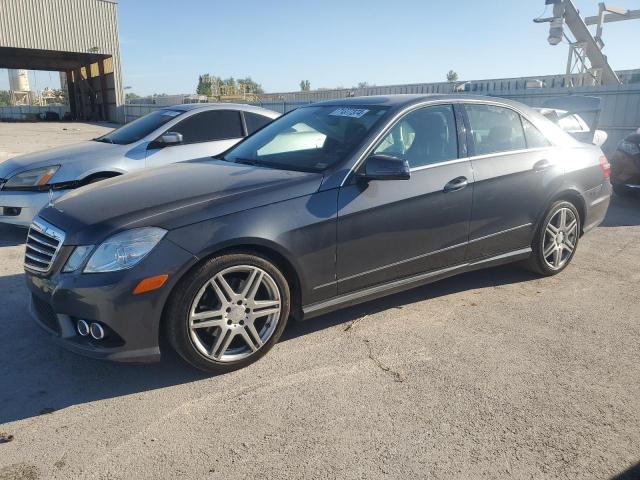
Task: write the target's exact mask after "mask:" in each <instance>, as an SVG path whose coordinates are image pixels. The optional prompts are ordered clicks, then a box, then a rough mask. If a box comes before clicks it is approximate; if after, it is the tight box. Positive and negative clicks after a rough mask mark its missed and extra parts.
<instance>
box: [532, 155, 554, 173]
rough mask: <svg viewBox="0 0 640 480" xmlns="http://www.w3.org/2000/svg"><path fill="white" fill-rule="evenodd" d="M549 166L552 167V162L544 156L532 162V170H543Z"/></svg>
mask: <svg viewBox="0 0 640 480" xmlns="http://www.w3.org/2000/svg"><path fill="white" fill-rule="evenodd" d="M551 167H553V163H551V162H550V161H549V160H547V159H546V158H545V159H544V160H539V161H537V162H536V163H534V164H533V171H534V172H544V171H545V170H548V169H549V168H551Z"/></svg>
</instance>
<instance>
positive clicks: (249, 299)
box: [166, 254, 290, 372]
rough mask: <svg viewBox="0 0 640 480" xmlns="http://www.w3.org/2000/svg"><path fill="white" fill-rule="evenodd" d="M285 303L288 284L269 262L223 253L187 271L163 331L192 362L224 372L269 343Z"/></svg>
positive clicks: (280, 326) (278, 331)
mask: <svg viewBox="0 0 640 480" xmlns="http://www.w3.org/2000/svg"><path fill="white" fill-rule="evenodd" d="M289 309H290V293H289V286H288V285H287V282H286V280H285V278H284V276H283V275H282V273H281V272H280V270H279V269H278V268H277V267H275V266H274V265H273V264H272V263H271V262H269V261H268V260H267V259H265V258H262V257H259V256H256V255H253V254H231V255H224V256H221V257H217V258H213V259H211V260H209V261H207V262H206V263H204V264H203V265H202V266H200V267H199V268H197V269H196V270H195V271H193V272H192V273H190V274H188V275H187V277H186V278H185V279H184V280H183V281H182V282H181V283H180V284H179V285H178V287H177V288H176V290H175V291H174V292H173V294H172V297H171V300H170V304H169V306H168V309H167V318H166V322H167V323H166V326H167V335H168V337H169V341H170V342H171V345H172V346H173V348H174V349H175V350H176V351H177V352H178V353H179V354H180V355H181V356H182V357H183V358H184V359H185V360H187V361H188V362H189V363H191V364H192V365H194V366H195V367H197V368H199V369H201V370H205V371H208V372H227V371H231V370H235V369H237V368H241V367H244V366H246V365H249V364H251V363H253V362H255V361H256V360H258V359H259V358H261V357H262V356H263V355H264V354H265V353H267V351H268V350H269V349H270V348H271V347H273V345H274V344H275V343H276V342H277V341H278V339H279V338H280V335H282V332H283V330H284V328H285V325H286V323H287V319H288V317H289Z"/></svg>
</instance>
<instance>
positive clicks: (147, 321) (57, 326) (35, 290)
mask: <svg viewBox="0 0 640 480" xmlns="http://www.w3.org/2000/svg"><path fill="white" fill-rule="evenodd" d="M72 250H73V248H72V247H63V249H62V250H61V252H60V255H59V257H58V258H57V259H56V261H55V263H54V266H53V272H54V273H52V274H50V275H38V274H35V273H33V272H30V271H27V272H26V281H27V286H28V287H29V290H30V291H31V306H30V311H31V314H32V317H33V318H34V320H35V321H36V323H37V324H39V325H40V326H41V327H42V328H43V329H44V330H45V331H47V332H48V333H49V334H50V335H51V336H52V337H53V338H54V340H55V341H56V342H57V343H59V344H61V345H62V346H63V347H65V348H67V349H69V350H71V351H73V352H75V353H79V354H81V355H85V356H89V357H93V358H97V359H102V360H112V361H118V362H136V363H146V362H152V361H157V360H159V359H160V347H159V335H160V321H161V318H162V311H163V308H164V305H165V303H166V301H167V298H168V296H169V293H170V292H171V290H172V289H173V287H174V286H175V284H176V282H177V281H178V279H179V278H180V277H181V276H182V274H183V273H184V272H186V271H187V270H188V269H189V268H191V266H192V265H194V264H195V262H196V261H197V258H196V257H194V256H193V255H191V254H190V253H188V252H186V251H185V250H183V249H182V248H180V247H178V246H177V245H175V244H174V243H172V242H171V241H169V240H167V239H164V240H162V241H161V242H160V243H159V244H158V246H157V247H156V248H155V249H154V250H153V251H152V252H151V253H150V254H149V256H147V257H146V258H145V259H144V260H142V262H141V263H140V264H138V265H136V266H135V267H133V268H131V269H129V270H123V271H119V272H110V273H96V274H83V273H66V274H65V273H60V271H61V269H62V265H64V263H65V262H66V260H67V258H68V256H69V255H70V254H71V251H72ZM165 273H166V274H168V275H169V280H168V281H167V282H166V283H165V285H164V286H163V287H162V288H161V289H159V290H155V291H152V292H148V293H144V294H141V295H133V294H132V292H133V289H134V288H135V286H136V285H137V284H138V283H139V282H140V281H141V280H142V279H144V278H147V277H150V276H154V275H161V274H165ZM80 319H84V320H86V321H87V322H88V323H91V322H99V323H100V324H101V325H102V327H103V328H104V329H105V331H106V336H105V338H104V339H102V340H94V339H93V338H91V336H86V337H83V336H81V335H80V334H79V333H78V331H77V330H76V324H77V322H78V320H80Z"/></svg>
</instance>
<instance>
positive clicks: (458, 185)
mask: <svg viewBox="0 0 640 480" xmlns="http://www.w3.org/2000/svg"><path fill="white" fill-rule="evenodd" d="M467 185H469V181H468V180H467V177H457V178H454V179H453V180H451V181H450V182H449V183H447V184H446V185H445V186H444V192H445V193H447V192H457V191H458V190H462V189H463V188H464V187H466V186H467Z"/></svg>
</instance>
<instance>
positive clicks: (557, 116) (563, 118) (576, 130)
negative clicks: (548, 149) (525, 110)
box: [536, 108, 609, 147]
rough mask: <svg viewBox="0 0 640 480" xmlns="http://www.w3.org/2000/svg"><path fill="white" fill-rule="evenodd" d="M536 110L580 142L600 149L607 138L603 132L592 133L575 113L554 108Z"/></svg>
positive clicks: (594, 131) (595, 131)
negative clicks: (591, 144)
mask: <svg viewBox="0 0 640 480" xmlns="http://www.w3.org/2000/svg"><path fill="white" fill-rule="evenodd" d="M536 110H537V111H539V112H540V113H541V114H542V115H544V116H545V117H546V118H548V119H549V120H551V121H552V122H554V123H556V124H557V125H558V126H559V127H560V128H561V129H562V130H564V131H565V132H567V133H568V134H569V135H571V136H572V137H573V138H575V139H576V140H578V141H580V142H586V143H593V144H594V145H597V146H598V147H602V145H604V142H606V141H607V138H608V137H609V135H608V134H607V132H605V131H604V130H593V131H592V130H591V127H589V125H588V124H587V122H586V121H585V119H584V118H582V117H581V116H580V115H579V114H577V113H571V112H568V111H566V110H559V109H556V108H537V109H536Z"/></svg>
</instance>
